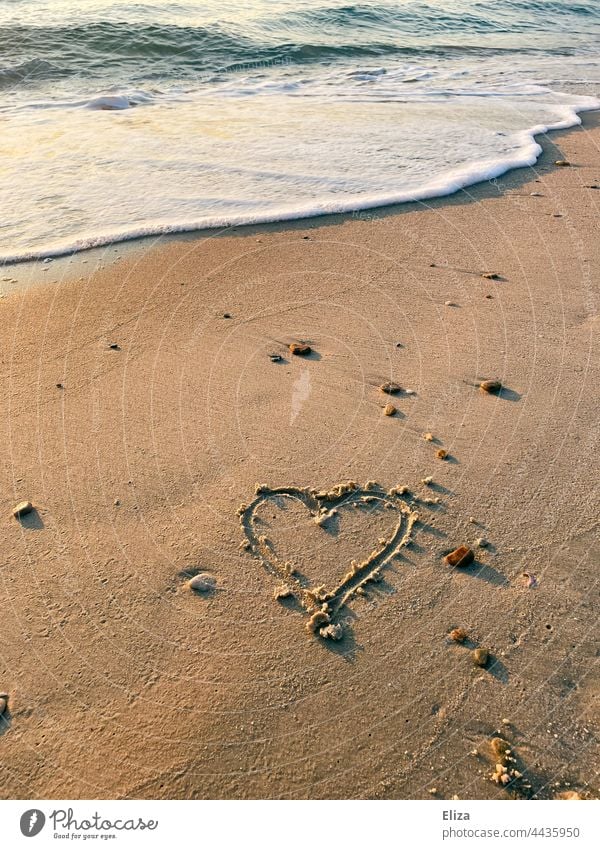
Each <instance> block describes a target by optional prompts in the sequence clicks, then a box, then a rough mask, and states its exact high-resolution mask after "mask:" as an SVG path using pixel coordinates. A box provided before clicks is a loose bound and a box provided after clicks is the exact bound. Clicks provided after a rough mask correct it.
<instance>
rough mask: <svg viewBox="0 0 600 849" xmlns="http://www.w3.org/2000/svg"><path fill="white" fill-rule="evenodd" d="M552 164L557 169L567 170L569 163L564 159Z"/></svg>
mask: <svg viewBox="0 0 600 849" xmlns="http://www.w3.org/2000/svg"><path fill="white" fill-rule="evenodd" d="M554 164H555V165H557V166H558V167H559V168H568V167H569V165H570V164H571V163H570V162H568V161H567V160H566V159H557V160H556V162H555V163H554Z"/></svg>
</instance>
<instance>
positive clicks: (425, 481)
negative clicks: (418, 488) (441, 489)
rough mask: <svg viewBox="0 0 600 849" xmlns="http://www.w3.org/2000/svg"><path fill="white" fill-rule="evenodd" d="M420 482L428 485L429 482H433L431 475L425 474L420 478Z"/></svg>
mask: <svg viewBox="0 0 600 849" xmlns="http://www.w3.org/2000/svg"><path fill="white" fill-rule="evenodd" d="M421 483H422V484H423V485H424V486H430V484H432V483H433V478H432V476H431V475H427V477H426V478H421Z"/></svg>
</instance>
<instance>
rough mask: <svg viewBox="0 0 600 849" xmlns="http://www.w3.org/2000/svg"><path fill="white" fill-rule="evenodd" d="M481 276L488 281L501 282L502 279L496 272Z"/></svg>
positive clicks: (486, 272) (485, 272) (485, 273)
mask: <svg viewBox="0 0 600 849" xmlns="http://www.w3.org/2000/svg"><path fill="white" fill-rule="evenodd" d="M481 276H482V277H485V279H486V280H499V279H500V275H499V274H496V272H495V271H484V272H483V274H482V275H481Z"/></svg>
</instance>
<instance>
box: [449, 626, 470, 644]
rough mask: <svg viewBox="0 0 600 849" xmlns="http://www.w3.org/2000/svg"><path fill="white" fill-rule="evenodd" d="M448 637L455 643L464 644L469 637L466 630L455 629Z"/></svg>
mask: <svg viewBox="0 0 600 849" xmlns="http://www.w3.org/2000/svg"><path fill="white" fill-rule="evenodd" d="M448 636H449V637H450V639H451V640H452V641H453V642H455V643H464V641H465V640H466V639H467V637H468V636H469V635H468V633H467V632H466V630H465V629H464V628H453V629H452V631H450V633H449V634H448Z"/></svg>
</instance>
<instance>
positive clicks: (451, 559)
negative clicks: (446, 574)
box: [444, 545, 475, 568]
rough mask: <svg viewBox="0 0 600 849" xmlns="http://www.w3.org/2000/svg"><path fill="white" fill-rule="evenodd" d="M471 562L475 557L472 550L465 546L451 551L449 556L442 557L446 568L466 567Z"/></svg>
mask: <svg viewBox="0 0 600 849" xmlns="http://www.w3.org/2000/svg"><path fill="white" fill-rule="evenodd" d="M473 560H475V555H474V553H473V550H472V549H471V548H469V547H468V546H467V545H461V546H459V547H458V548H455V549H454V551H451V552H450V554H447V555H446V556H445V557H444V561H445V562H446V563H447V564H448V566H456V567H457V568H459V567H463V566H468V565H469V563H472V562H473Z"/></svg>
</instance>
